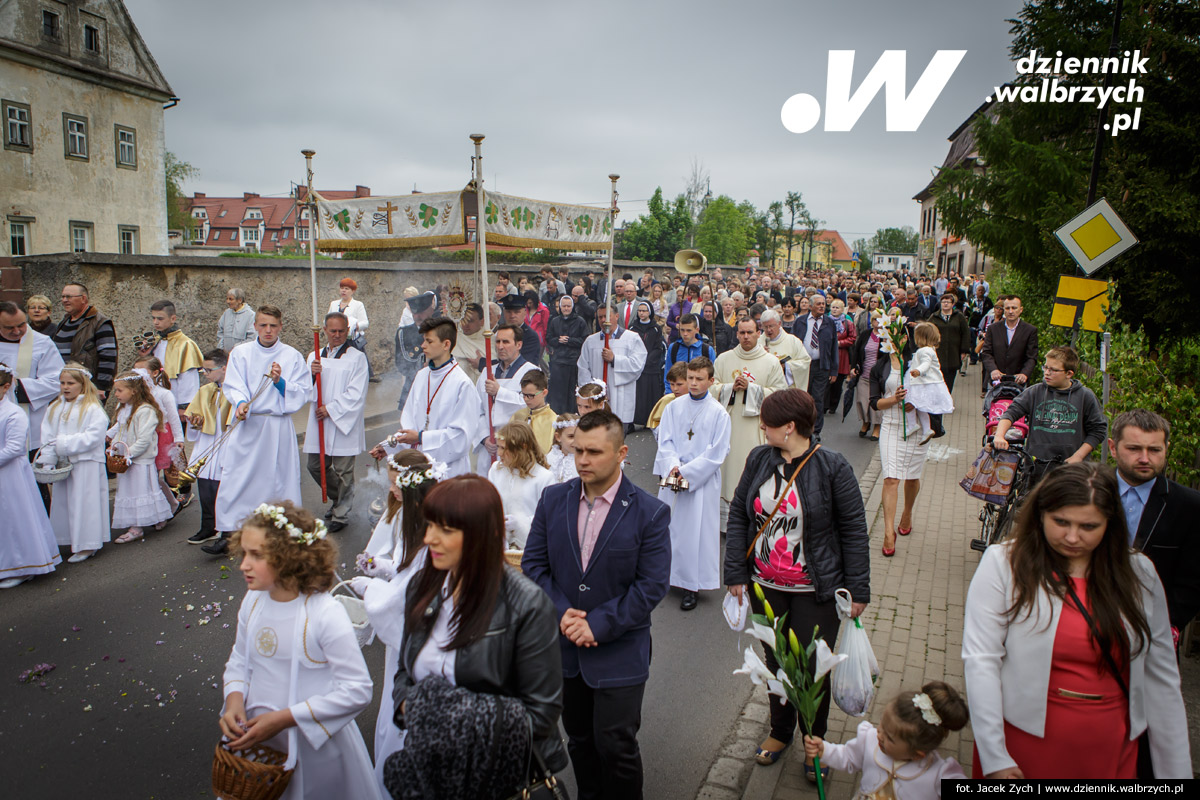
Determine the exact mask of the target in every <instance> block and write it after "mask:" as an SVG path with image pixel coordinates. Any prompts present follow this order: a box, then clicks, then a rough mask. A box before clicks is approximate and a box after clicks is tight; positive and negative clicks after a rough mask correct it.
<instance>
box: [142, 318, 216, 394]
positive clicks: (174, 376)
mask: <svg viewBox="0 0 1200 800" xmlns="http://www.w3.org/2000/svg"><path fill="white" fill-rule="evenodd" d="M150 324H151V325H152V326H153V327H154V331H155V332H156V333H157V334H158V335H159V336H161V337H162V338H161V339H159V340H158V344H156V345H154V350H153V352H152V353H149V355H153V356H154V357H155V358H157V359H158V361H159V363H160V364H162V365H163V372H165V373H167V378H169V379H170V381H171V394H173V395H175V406H174V407H173V408H169V409H168V408H164V409H163V412H164V413H167V412H170V413H171V414H172V415H174V416H177V417H181V418H182V417H183V416H184V409H186V408H187V406H188V403H190V402H192V398H193V397H195V396H196V392H198V391H199V390H200V368H201V365H202V362H203V361H204V354H203V353H201V352H200V347H199V345H197V344H196V343H195V342H193V341H192V340H191V339H190V338H188V336H187V334H185V333H184V332H183V331H181V330H179V318H178V317H177V316H176V314H175V304H174V303H172V302H171V301H170V300H159V301H158V302H157V303H155V304H154V305H152V306H150Z"/></svg>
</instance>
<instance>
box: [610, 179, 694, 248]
mask: <svg viewBox="0 0 1200 800" xmlns="http://www.w3.org/2000/svg"><path fill="white" fill-rule="evenodd" d="M691 226H692V218H691V214H690V213H689V211H688V204H687V199H686V198H685V197H684V196H683V195H682V194H681V195H679V196H678V197H676V198H675V201H674V202H673V203H670V204H668V203H667V202H666V200H664V199H663V193H662V187H661V186H660V187H658V188H657V189H655V190H654V196H653V197H651V198H650V203H649V213H647V214H642V215H641V216H639V217H638V218H637V219H636V220H634V221H633V222H631V223H629V224H628V225H626V226H625V230H624V233H623V234H622V236H621V239H620V241H619V242H618V244H617V251H616V253H615V254H614V255H615V256H616V257H617V258H621V259H629V260H633V261H671V260H672V259H674V258H675V252H676V251H677V250H682V249H683V248H684V247H685V243H686V242H687V236H688V231H689V230H690V228H691Z"/></svg>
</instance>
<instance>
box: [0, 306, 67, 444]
mask: <svg viewBox="0 0 1200 800" xmlns="http://www.w3.org/2000/svg"><path fill="white" fill-rule="evenodd" d="M0 361H3V362H4V363H5V364H7V365H8V366H9V368H10V369H12V371H13V373H14V375H13V379H14V381H13V388H12V390H11V393H10V395H9V398H10V399H11V400H12V402H14V403H16V404H17V405H18V406H19V407H20V409H21V410H22V411H24V412H25V418H26V421H27V422H28V423H29V441H28V443H27V447H26V449H27V450H37V449H38V448H39V447H41V446H42V418H43V417H45V415H46V406H48V405H50V401H52V400H53V399H54V398H55V397H57V396H58V375H59V373H60V372H62V368H63V359H62V356H61V355H60V354H59V352H58V348H57V347H56V346H55V345H54V340H53V339H51V338H50V337H49V336H43V335H42V334H40V333H38V332H37V331H35V330H31V329H30V327H29V320H28V318H27V317H26V316H25V312H24V311H22V310H21V309H20V308H18V307H17V306H16V304H14V303H2V304H0Z"/></svg>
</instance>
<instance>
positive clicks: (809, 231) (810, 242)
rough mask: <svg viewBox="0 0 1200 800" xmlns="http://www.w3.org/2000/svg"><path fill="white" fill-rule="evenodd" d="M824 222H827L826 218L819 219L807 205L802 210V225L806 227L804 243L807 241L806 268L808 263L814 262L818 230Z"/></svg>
mask: <svg viewBox="0 0 1200 800" xmlns="http://www.w3.org/2000/svg"><path fill="white" fill-rule="evenodd" d="M824 224H825V220H823V219H817V218H816V217H815V216H813V215H812V213H811V212H810V211H809V210H808V208H807V207H805V208H804V209H803V210H802V211H801V215H800V227H802V228H803V229H804V243H805V250H804V252H805V257H804V267H805V269H807V268H808V265H809V264H810V263H812V260H813V251H814V250H816V246H817V231H819V230H820V229H821V226H822V225H824Z"/></svg>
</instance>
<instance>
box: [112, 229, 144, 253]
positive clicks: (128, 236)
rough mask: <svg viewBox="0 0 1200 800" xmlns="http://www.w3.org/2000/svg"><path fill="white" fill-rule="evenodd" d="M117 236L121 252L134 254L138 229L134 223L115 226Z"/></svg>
mask: <svg viewBox="0 0 1200 800" xmlns="http://www.w3.org/2000/svg"><path fill="white" fill-rule="evenodd" d="M117 238H118V240H119V241H120V245H121V253H122V254H124V255H135V254H136V253H137V252H138V250H139V247H138V229H137V226H136V225H119V226H117Z"/></svg>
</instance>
